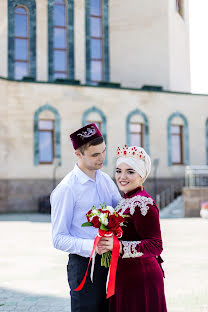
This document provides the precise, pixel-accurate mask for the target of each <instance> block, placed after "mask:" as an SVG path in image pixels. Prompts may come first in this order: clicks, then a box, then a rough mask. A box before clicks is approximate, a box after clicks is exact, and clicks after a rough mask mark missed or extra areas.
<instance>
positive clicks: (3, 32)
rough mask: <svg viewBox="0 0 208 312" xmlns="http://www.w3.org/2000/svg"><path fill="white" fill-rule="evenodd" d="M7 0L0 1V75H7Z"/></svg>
mask: <svg viewBox="0 0 208 312" xmlns="http://www.w3.org/2000/svg"><path fill="white" fill-rule="evenodd" d="M7 12H8V8H7V0H1V1H0V76H2V77H7V74H8V67H7V59H8V57H7V50H8V48H7V47H8V20H7Z"/></svg>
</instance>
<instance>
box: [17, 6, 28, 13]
mask: <svg viewBox="0 0 208 312" xmlns="http://www.w3.org/2000/svg"><path fill="white" fill-rule="evenodd" d="M15 12H16V13H20V14H27V11H26V9H25V8H23V7H21V6H18V7H16V9H15Z"/></svg>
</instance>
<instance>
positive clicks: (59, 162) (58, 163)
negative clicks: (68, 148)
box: [53, 157, 61, 190]
mask: <svg viewBox="0 0 208 312" xmlns="http://www.w3.org/2000/svg"><path fill="white" fill-rule="evenodd" d="M53 164H54V167H53V190H54V189H55V187H56V169H57V168H58V167H59V166H61V159H60V158H57V157H56V158H54V160H53Z"/></svg>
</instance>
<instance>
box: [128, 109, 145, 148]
mask: <svg viewBox="0 0 208 312" xmlns="http://www.w3.org/2000/svg"><path fill="white" fill-rule="evenodd" d="M126 132H127V145H128V146H132V145H136V146H141V147H143V148H144V149H145V150H146V152H147V153H149V124H148V119H147V117H146V115H145V114H144V113H143V112H141V111H140V110H138V109H136V110H134V111H132V112H131V113H130V114H129V115H128V116H127V119H126Z"/></svg>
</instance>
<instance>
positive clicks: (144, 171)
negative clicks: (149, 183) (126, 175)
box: [116, 146, 151, 183]
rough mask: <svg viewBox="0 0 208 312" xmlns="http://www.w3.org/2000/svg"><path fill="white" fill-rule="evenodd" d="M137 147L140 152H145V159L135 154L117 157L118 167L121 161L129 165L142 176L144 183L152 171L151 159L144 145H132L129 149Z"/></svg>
mask: <svg viewBox="0 0 208 312" xmlns="http://www.w3.org/2000/svg"><path fill="white" fill-rule="evenodd" d="M132 148H136V149H137V151H138V152H141V151H142V152H143V155H144V159H140V158H136V157H135V156H134V157H133V156H121V157H119V158H118V159H117V162H116V167H118V166H119V165H120V164H121V163H125V164H127V165H129V166H130V167H131V168H132V169H134V170H135V171H136V172H138V174H139V175H140V177H141V178H142V183H144V181H145V180H146V178H147V177H148V175H149V174H150V171H151V159H150V157H149V155H148V154H147V153H146V152H145V150H144V149H143V148H142V147H138V146H130V147H129V149H132Z"/></svg>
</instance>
